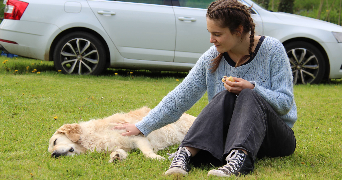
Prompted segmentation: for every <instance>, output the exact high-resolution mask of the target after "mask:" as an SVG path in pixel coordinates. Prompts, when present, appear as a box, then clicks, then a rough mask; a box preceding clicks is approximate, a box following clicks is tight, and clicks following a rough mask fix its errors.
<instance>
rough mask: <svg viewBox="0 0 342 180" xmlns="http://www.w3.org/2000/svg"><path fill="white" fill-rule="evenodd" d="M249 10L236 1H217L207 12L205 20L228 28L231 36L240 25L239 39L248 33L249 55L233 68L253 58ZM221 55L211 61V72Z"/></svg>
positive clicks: (252, 29) (252, 38)
mask: <svg viewBox="0 0 342 180" xmlns="http://www.w3.org/2000/svg"><path fill="white" fill-rule="evenodd" d="M250 9H251V8H247V6H245V5H243V4H242V3H240V2H238V1H237V0H217V1H214V2H212V3H211V4H210V5H209V7H208V11H207V15H206V16H207V18H210V19H212V20H215V21H217V22H218V23H219V24H220V26H221V27H223V28H225V27H227V28H229V30H230V32H231V33H232V34H235V33H237V29H238V28H239V26H240V25H242V27H243V32H242V34H241V37H244V36H245V35H246V34H247V33H250V36H249V38H250V45H249V49H248V51H249V55H246V56H244V57H242V58H241V59H239V61H238V62H237V63H236V65H235V67H238V66H240V65H241V64H242V63H243V62H244V61H245V60H246V59H247V58H248V57H250V58H253V57H252V56H253V53H252V48H253V46H254V29H255V24H254V22H253V19H252V17H251V14H250ZM222 56H223V53H220V54H219V55H218V56H217V57H216V58H214V59H213V60H212V63H211V65H212V66H211V67H212V69H211V70H212V72H215V71H216V69H217V68H218V66H219V64H220V61H221V59H222Z"/></svg>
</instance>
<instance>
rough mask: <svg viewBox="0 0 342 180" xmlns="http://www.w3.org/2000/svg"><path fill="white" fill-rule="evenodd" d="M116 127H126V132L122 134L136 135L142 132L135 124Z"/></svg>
mask: <svg viewBox="0 0 342 180" xmlns="http://www.w3.org/2000/svg"><path fill="white" fill-rule="evenodd" d="M114 129H124V130H125V131H126V132H124V133H122V134H121V135H123V136H136V135H138V134H141V131H140V130H139V129H138V128H137V127H136V126H135V125H134V124H122V125H120V126H115V127H114Z"/></svg>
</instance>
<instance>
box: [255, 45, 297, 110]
mask: <svg viewBox="0 0 342 180" xmlns="http://www.w3.org/2000/svg"><path fill="white" fill-rule="evenodd" d="M270 47H271V48H270V50H269V52H270V53H269V57H268V58H269V61H270V83H271V88H265V87H263V86H262V83H258V82H256V84H255V88H254V90H255V91H256V92H258V93H259V94H260V95H261V96H262V97H263V98H264V99H265V100H266V101H267V102H268V103H269V104H270V105H271V106H272V107H273V109H274V110H275V111H276V112H277V113H278V114H279V115H285V114H287V113H288V112H289V111H290V109H291V107H292V105H293V104H294V94H293V83H292V78H293V77H292V73H291V72H292V71H291V67H290V62H289V60H288V57H287V54H286V52H285V48H284V46H283V45H282V44H281V43H280V42H279V41H276V43H275V44H273V45H272V46H270Z"/></svg>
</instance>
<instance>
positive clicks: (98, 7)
mask: <svg viewBox="0 0 342 180" xmlns="http://www.w3.org/2000/svg"><path fill="white" fill-rule="evenodd" d="M89 5H90V7H91V8H92V10H93V13H94V14H95V16H96V17H97V19H98V20H99V21H100V23H101V25H102V26H103V27H104V29H105V30H106V32H107V33H108V35H109V36H110V37H111V39H112V40H113V42H114V43H115V45H116V47H117V48H118V50H119V52H120V53H121V55H122V56H123V57H124V58H129V59H145V60H158V61H173V58H174V49H175V36H176V29H175V19H174V13H173V10H172V7H171V6H164V5H154V4H141V3H129V2H119V1H89ZM100 12H107V13H108V14H102V13H101V14H100ZM110 12H112V14H109V13H110ZM137 28H139V30H138V31H137Z"/></svg>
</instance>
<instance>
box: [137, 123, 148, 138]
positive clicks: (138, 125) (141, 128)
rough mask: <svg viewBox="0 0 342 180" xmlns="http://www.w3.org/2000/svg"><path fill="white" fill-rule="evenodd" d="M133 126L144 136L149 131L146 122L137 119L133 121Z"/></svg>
mask: <svg viewBox="0 0 342 180" xmlns="http://www.w3.org/2000/svg"><path fill="white" fill-rule="evenodd" d="M135 127H137V128H138V129H139V131H140V132H141V133H143V135H144V136H147V135H148V134H150V133H151V132H150V131H148V130H147V129H148V128H146V124H145V123H144V122H143V121H139V122H137V123H135ZM144 127H145V128H144Z"/></svg>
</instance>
